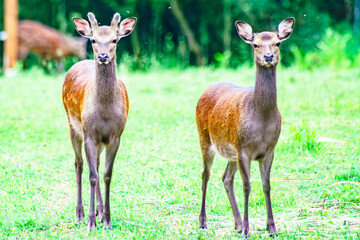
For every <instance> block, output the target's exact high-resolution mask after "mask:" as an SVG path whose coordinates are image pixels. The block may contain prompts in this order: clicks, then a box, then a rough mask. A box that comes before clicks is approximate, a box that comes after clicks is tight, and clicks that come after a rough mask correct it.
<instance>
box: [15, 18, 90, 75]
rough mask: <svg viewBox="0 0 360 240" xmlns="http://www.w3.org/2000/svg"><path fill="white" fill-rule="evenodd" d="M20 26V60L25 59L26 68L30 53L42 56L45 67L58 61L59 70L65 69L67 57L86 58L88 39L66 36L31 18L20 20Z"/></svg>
mask: <svg viewBox="0 0 360 240" xmlns="http://www.w3.org/2000/svg"><path fill="white" fill-rule="evenodd" d="M18 26H19V31H18V36H17V38H18V44H19V50H18V60H23V61H24V68H26V62H25V59H26V57H27V55H28V54H29V53H34V54H36V55H38V56H39V57H40V59H41V64H42V67H43V68H44V69H46V68H47V65H48V63H49V62H50V61H51V60H54V61H56V62H57V63H58V64H57V67H58V71H60V70H63V64H61V62H62V60H63V59H64V58H65V57H68V56H76V57H78V58H79V59H84V58H86V55H87V52H86V42H87V39H85V38H83V37H79V38H73V37H69V36H65V35H63V34H62V33H60V32H59V31H57V30H55V29H53V28H51V27H48V26H46V25H44V24H41V23H39V22H35V21H31V20H23V21H20V22H19V25H18ZM35 32H36V34H34V33H35Z"/></svg>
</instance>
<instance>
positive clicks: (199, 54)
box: [170, 0, 206, 66]
mask: <svg viewBox="0 0 360 240" xmlns="http://www.w3.org/2000/svg"><path fill="white" fill-rule="evenodd" d="M170 4H171V10H172V12H173V14H174V16H175V18H176V19H177V20H178V21H179V24H180V27H181V29H182V31H183V32H184V34H185V36H186V39H187V42H188V45H189V50H190V52H192V53H193V54H194V55H195V57H196V64H197V65H198V66H204V65H205V62H206V59H205V57H204V54H203V49H202V48H201V46H200V44H199V43H198V42H197V41H196V39H195V36H194V33H193V31H192V30H191V28H190V26H189V23H188V21H187V20H186V18H185V16H184V14H183V12H182V11H181V9H180V6H179V2H178V0H171V1H170Z"/></svg>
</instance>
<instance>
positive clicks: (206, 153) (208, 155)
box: [199, 136, 215, 229]
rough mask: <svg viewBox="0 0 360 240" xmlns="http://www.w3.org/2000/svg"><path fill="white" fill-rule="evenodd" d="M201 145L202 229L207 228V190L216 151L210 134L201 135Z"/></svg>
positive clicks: (200, 220) (200, 225) (200, 219)
mask: <svg viewBox="0 0 360 240" xmlns="http://www.w3.org/2000/svg"><path fill="white" fill-rule="evenodd" d="M200 147H201V152H202V157H203V172H202V185H201V189H202V202H201V211H200V216H199V227H200V229H206V228H207V223H206V210H205V203H206V191H207V184H208V182H209V179H210V169H211V166H212V164H213V161H214V157H215V152H214V151H212V150H211V142H210V137H209V136H200Z"/></svg>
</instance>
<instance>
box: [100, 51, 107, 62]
mask: <svg viewBox="0 0 360 240" xmlns="http://www.w3.org/2000/svg"><path fill="white" fill-rule="evenodd" d="M98 59H99V61H100V62H106V61H107V60H108V59H109V55H108V54H106V53H99V55H98Z"/></svg>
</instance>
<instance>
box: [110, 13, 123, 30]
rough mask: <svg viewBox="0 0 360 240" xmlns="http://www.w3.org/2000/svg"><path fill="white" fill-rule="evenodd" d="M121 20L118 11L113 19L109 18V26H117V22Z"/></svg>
mask: <svg viewBox="0 0 360 240" xmlns="http://www.w3.org/2000/svg"><path fill="white" fill-rule="evenodd" d="M120 20H121V16H120V14H119V13H115V14H114V17H113V19H112V20H111V27H112V28H117V26H118V24H119V22H120Z"/></svg>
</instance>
